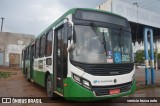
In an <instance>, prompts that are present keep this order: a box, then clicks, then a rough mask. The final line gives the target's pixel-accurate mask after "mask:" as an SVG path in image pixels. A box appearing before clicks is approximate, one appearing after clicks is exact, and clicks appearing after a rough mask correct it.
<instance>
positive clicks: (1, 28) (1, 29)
mask: <svg viewBox="0 0 160 106" xmlns="http://www.w3.org/2000/svg"><path fill="white" fill-rule="evenodd" d="M1 19H2V22H1V32H2V29H3V20H4V18H3V17H1Z"/></svg>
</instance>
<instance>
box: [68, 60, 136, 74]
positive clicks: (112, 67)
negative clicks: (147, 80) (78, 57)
mask: <svg viewBox="0 0 160 106" xmlns="http://www.w3.org/2000/svg"><path fill="white" fill-rule="evenodd" d="M71 63H72V64H73V65H75V66H77V67H80V68H81V69H83V70H84V71H85V72H86V73H88V74H91V75H94V76H114V75H122V74H128V73H130V72H131V71H132V70H133V68H134V63H124V64H85V63H78V62H75V61H71Z"/></svg>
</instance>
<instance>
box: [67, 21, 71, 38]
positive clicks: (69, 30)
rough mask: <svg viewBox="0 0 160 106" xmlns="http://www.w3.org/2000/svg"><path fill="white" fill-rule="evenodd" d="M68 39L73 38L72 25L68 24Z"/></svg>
mask: <svg viewBox="0 0 160 106" xmlns="http://www.w3.org/2000/svg"><path fill="white" fill-rule="evenodd" d="M67 35H68V40H71V38H72V25H71V24H68V34H67Z"/></svg>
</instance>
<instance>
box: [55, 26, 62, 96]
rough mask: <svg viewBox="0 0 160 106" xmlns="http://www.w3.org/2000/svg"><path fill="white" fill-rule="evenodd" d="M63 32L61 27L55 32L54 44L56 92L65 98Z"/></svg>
mask: <svg viewBox="0 0 160 106" xmlns="http://www.w3.org/2000/svg"><path fill="white" fill-rule="evenodd" d="M63 31H64V28H63V27H60V28H57V29H56V30H55V39H54V40H55V43H54V87H55V88H54V90H55V91H56V92H58V93H59V94H61V95H62V96H63V69H64V67H63V64H64V63H63V59H64V58H63Z"/></svg>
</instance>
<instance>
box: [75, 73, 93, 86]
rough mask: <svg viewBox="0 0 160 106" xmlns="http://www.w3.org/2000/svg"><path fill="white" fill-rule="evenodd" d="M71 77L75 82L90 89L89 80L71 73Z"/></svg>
mask: <svg viewBox="0 0 160 106" xmlns="http://www.w3.org/2000/svg"><path fill="white" fill-rule="evenodd" d="M72 77H73V79H74V80H75V81H76V82H77V83H79V84H80V85H82V86H84V87H85V88H88V89H90V82H89V81H87V80H86V79H84V78H82V77H80V76H78V75H75V74H72Z"/></svg>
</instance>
